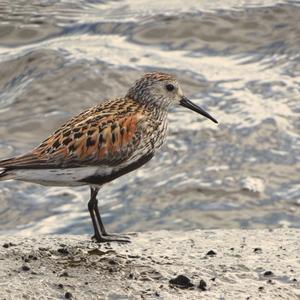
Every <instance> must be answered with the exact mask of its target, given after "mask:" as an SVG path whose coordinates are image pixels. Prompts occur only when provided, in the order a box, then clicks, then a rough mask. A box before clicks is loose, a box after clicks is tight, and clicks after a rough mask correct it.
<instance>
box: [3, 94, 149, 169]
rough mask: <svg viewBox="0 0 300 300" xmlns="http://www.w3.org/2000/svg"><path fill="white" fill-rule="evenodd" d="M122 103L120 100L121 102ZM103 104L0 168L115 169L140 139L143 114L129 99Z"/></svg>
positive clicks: (131, 151) (126, 157)
mask: <svg viewBox="0 0 300 300" xmlns="http://www.w3.org/2000/svg"><path fill="white" fill-rule="evenodd" d="M121 100H123V99H121ZM121 100H120V99H116V100H115V101H111V102H109V103H106V105H105V103H104V105H99V106H96V107H93V108H91V109H90V110H87V111H85V112H83V113H81V114H79V115H77V116H76V117H74V118H72V119H71V120H69V121H68V122H66V123H65V124H64V125H63V126H61V127H60V128H59V129H58V130H57V131H56V132H54V133H53V134H52V135H51V136H50V137H48V138H47V139H46V140H45V141H44V142H43V143H42V144H41V145H39V146H38V147H36V148H35V149H34V150H33V151H32V152H30V153H28V154H26V155H22V156H20V157H16V158H12V159H8V160H5V161H1V162H0V167H4V168H7V169H15V168H37V169H40V168H41V169H42V168H73V167H82V166H101V165H107V166H115V165H117V164H119V163H122V162H124V161H126V160H128V159H130V157H131V155H132V154H133V153H134V152H135V150H136V149H137V148H138V145H139V143H140V142H141V140H142V135H143V126H142V124H141V123H142V121H143V120H144V119H145V117H146V115H145V111H144V110H143V109H142V108H141V107H140V106H139V105H138V104H136V103H135V102H133V101H130V99H127V100H126V99H124V100H123V101H125V100H126V102H122V101H121Z"/></svg>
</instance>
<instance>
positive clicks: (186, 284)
mask: <svg viewBox="0 0 300 300" xmlns="http://www.w3.org/2000/svg"><path fill="white" fill-rule="evenodd" d="M169 283H170V284H171V285H173V286H176V287H178V288H181V289H188V288H191V287H193V286H194V284H193V283H191V280H190V279H189V278H188V277H186V276H185V275H178V276H177V277H176V278H173V279H170V280H169Z"/></svg>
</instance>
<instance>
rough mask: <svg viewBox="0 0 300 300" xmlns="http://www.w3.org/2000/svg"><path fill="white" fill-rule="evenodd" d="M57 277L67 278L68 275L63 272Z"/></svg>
mask: <svg viewBox="0 0 300 300" xmlns="http://www.w3.org/2000/svg"><path fill="white" fill-rule="evenodd" d="M59 276H60V277H68V276H69V273H68V272H66V271H64V272H62V273H61V274H60V275H59Z"/></svg>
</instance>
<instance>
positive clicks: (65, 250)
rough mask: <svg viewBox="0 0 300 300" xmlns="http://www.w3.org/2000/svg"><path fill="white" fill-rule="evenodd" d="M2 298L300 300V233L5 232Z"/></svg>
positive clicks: (0, 241)
mask: <svg viewBox="0 0 300 300" xmlns="http://www.w3.org/2000/svg"><path fill="white" fill-rule="evenodd" d="M0 299H1V300H2V299H118V300H120V299H245V300H246V299H249V300H250V299H251V300H253V299H300V230H297V229H276V230H209V231H208V230H205V231H202V230H196V231H187V232H178V231H155V232H146V233H138V234H137V235H135V236H132V243H131V244H112V243H111V244H101V245H98V244H96V243H94V242H92V241H91V240H90V238H89V237H88V236H69V235H59V236H53V235H52V236H36V237H22V236H0Z"/></svg>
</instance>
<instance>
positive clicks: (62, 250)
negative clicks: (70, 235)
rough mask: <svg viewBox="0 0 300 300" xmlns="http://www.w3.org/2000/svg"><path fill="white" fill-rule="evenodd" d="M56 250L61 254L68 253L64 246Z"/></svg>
mask: <svg viewBox="0 0 300 300" xmlns="http://www.w3.org/2000/svg"><path fill="white" fill-rule="evenodd" d="M57 252H58V253H60V254H63V255H68V254H69V251H68V249H66V248H58V249H57Z"/></svg>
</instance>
